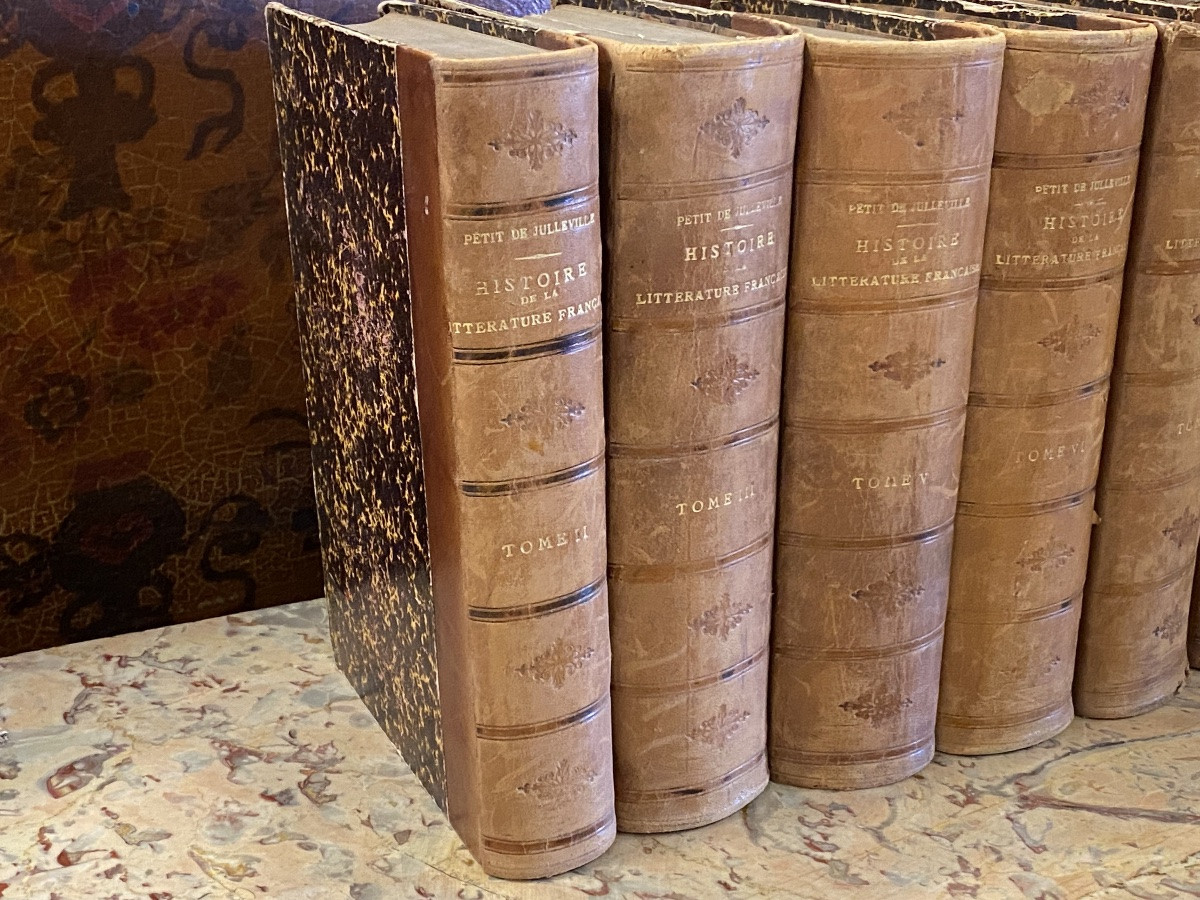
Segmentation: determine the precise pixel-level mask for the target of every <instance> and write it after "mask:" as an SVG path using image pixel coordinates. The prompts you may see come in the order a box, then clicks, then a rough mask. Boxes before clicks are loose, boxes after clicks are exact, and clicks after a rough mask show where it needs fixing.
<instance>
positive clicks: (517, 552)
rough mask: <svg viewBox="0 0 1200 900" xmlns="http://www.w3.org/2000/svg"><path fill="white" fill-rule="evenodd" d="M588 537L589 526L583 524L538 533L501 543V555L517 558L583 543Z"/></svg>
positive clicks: (505, 557) (507, 557)
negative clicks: (525, 538) (576, 526)
mask: <svg viewBox="0 0 1200 900" xmlns="http://www.w3.org/2000/svg"><path fill="white" fill-rule="evenodd" d="M587 539H588V527H587V526H586V525H581V526H579V527H578V528H575V529H572V530H571V531H555V532H551V533H550V534H546V535H538V536H537V537H533V538H529V539H527V540H523V541H514V542H513V543H511V544H501V545H500V556H501V557H502V558H503V559H515V558H517V557H521V556H533V555H535V554H537V553H543V552H545V551H547V550H561V549H562V548H564V547H570V546H572V545H574V544H581V543H583V542H584V541H586V540H587Z"/></svg>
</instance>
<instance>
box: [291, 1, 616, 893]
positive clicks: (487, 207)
mask: <svg viewBox="0 0 1200 900" xmlns="http://www.w3.org/2000/svg"><path fill="white" fill-rule="evenodd" d="M273 10H274V13H273V14H274V16H275V22H276V26H275V31H274V32H273V43H272V46H273V48H274V51H273V52H274V58H275V60H276V72H277V74H276V80H277V85H278V93H279V97H280V121H281V127H282V128H283V130H284V141H283V146H284V148H285V151H284V152H285V166H286V169H287V172H288V210H289V216H290V221H291V226H292V233H293V242H294V247H293V249H294V255H295V258H296V261H297V268H298V274H299V279H298V283H299V286H300V287H299V298H300V304H301V309H302V318H301V322H302V326H303V327H302V341H303V344H304V348H305V367H306V372H307V374H308V377H309V379H310V384H309V387H310V390H309V395H310V402H311V403H312V418H313V431H314V436H315V440H314V460H315V466H316V474H317V495H318V501H319V508H320V509H321V513H322V523H323V528H322V536H323V540H324V542H325V543H324V547H323V549H324V553H325V556H326V559H327V561H328V562H327V572H328V577H327V590H328V593H329V597H330V609H331V630H332V633H333V636H334V642H335V648H336V649H337V651H338V660H339V664H340V665H341V666H342V667H343V668H344V669H345V670H346V671H347V673H348V674H349V675H350V676H351V680H352V681H353V682H354V684H355V686H356V687H357V688H358V689H359V690H360V692H361V693H362V694H363V695H364V698H365V699H366V700H367V702H368V704H369V705H370V707H371V708H372V710H373V711H374V712H375V713H376V715H377V716H378V717H379V718H380V721H381V722H382V723H383V724H384V726H385V728H386V729H387V731H388V733H389V736H391V737H392V738H393V740H394V741H395V742H396V743H397V744H398V746H399V747H400V749H401V751H402V752H403V753H404V755H405V757H406V759H408V760H409V761H410V763H412V764H413V766H414V769H416V770H417V771H418V773H419V774H421V776H422V779H423V781H424V783H425V784H426V786H427V787H428V788H429V789H430V791H431V792H432V793H433V794H434V796H435V797H436V798H437V799H438V800H439V802H441V803H442V804H443V805H444V806H445V808H446V810H447V813H448V815H449V817H450V821H451V823H452V824H453V825H454V827H455V829H456V830H457V831H458V833H459V834H460V835H461V836H462V838H463V840H464V841H465V842H466V844H467V846H468V848H469V849H470V851H471V852H472V854H473V855H474V856H475V857H476V858H477V859H478V860H479V862H480V863H481V864H482V865H483V867H484V869H485V870H486V871H488V872H489V873H490V874H493V875H499V876H502V877H510V878H537V877H543V876H546V875H551V874H555V873H557V872H561V871H565V870H567V869H570V868H574V867H575V866H578V865H581V864H582V863H584V862H586V861H588V860H591V859H593V858H595V857H596V856H598V855H599V854H600V853H601V852H603V851H604V849H606V848H607V847H608V845H609V844H610V843H611V842H612V839H613V836H614V834H615V831H616V827H615V818H614V813H613V788H612V763H611V759H612V751H611V744H610V733H611V726H610V722H609V704H608V686H609V679H610V664H609V663H610V653H609V637H608V618H607V604H606V591H605V517H604V404H603V393H602V390H603V386H602V371H603V370H602V359H601V338H602V334H601V331H602V328H601V306H600V279H601V247H600V221H599V215H598V213H599V194H598V192H599V170H598V154H597V122H596V77H597V75H596V52H595V49H594V48H593V47H592V46H590V45H589V44H587V43H586V42H584V41H582V40H578V39H572V38H568V37H563V36H554V35H548V34H546V33H545V32H539V31H536V30H535V29H531V28H527V27H523V26H522V25H520V24H519V23H514V22H510V23H504V22H500V21H497V20H494V19H487V18H481V17H478V16H470V15H461V14H459V13H457V12H454V11H452V10H449V9H445V8H441V9H435V8H431V7H417V6H413V5H411V4H404V5H400V6H399V7H398V8H397V11H396V12H394V13H389V15H420V16H421V17H423V18H426V19H432V20H436V21H441V22H443V23H449V24H452V25H455V26H457V27H463V28H467V29H469V30H472V31H479V32H483V33H486V34H489V35H494V36H504V37H508V38H510V39H513V40H521V41H524V42H525V43H536V44H537V45H538V46H542V47H545V48H547V49H550V50H554V51H556V52H554V53H550V54H543V55H538V56H515V55H514V56H508V57H499V58H488V59H451V58H447V57H440V56H436V55H435V56H430V55H429V54H427V53H425V52H422V51H418V50H409V49H406V48H404V47H402V46H401V47H396V45H395V44H393V43H390V42H387V41H385V40H383V39H380V38H376V37H368V36H365V35H363V34H361V33H355V32H350V31H346V30H344V29H338V28H336V27H335V26H332V25H330V24H329V23H323V22H319V21H316V20H313V19H311V18H309V17H303V16H299V15H296V14H291V13H287V12H285V11H284V10H282V9H281V8H273ZM330 85H340V87H339V88H338V89H336V90H333V91H330V90H329V86H330ZM397 86H398V89H397ZM347 110H363V111H365V112H364V113H363V114H360V115H350V114H348V113H347ZM401 134H403V141H401V139H400V135H401ZM401 160H402V162H403V164H402V165H401ZM401 187H403V195H402V194H401ZM404 198H408V201H407V203H406V202H405V200H404ZM351 223H353V224H351ZM418 398H419V400H418Z"/></svg>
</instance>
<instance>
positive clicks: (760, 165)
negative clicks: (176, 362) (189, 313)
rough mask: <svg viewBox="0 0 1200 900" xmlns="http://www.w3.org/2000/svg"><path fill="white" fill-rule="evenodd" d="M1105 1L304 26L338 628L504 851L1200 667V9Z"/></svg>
mask: <svg viewBox="0 0 1200 900" xmlns="http://www.w3.org/2000/svg"><path fill="white" fill-rule="evenodd" d="M1086 2H1087V4H1088V5H1089V7H1092V8H1091V9H1087V10H1085V9H1081V8H1072V7H1067V6H1043V5H1036V4H1025V3H1015V2H1002V3H1001V2H995V3H987V2H979V3H975V2H967V0H896V3H897V4H900V5H899V6H897V5H893V6H869V7H865V6H857V7H856V6H848V5H839V4H833V3H823V2H816V0H716V2H714V3H713V5H712V8H711V9H710V8H703V9H702V8H698V7H694V6H678V5H672V4H669V3H659V2H655V0H571V2H564V3H562V4H560V5H556V6H554V7H553V8H552V9H551V10H550V11H549V12H547V13H542V14H538V15H534V16H532V17H527V18H523V19H521V18H511V17H506V16H503V15H497V14H495V13H491V12H488V11H484V10H481V9H478V8H475V7H471V6H467V5H464V4H456V3H454V2H452V0H431V2H429V3H409V2H403V3H385V4H383V6H382V7H381V16H380V18H379V19H378V20H377V21H375V22H372V23H368V24H365V25H360V26H351V27H341V26H334V25H331V24H329V23H326V22H322V21H320V20H318V19H315V18H313V17H311V16H307V15H304V14H302V13H298V12H293V11H290V10H286V9H284V8H282V7H278V6H275V7H272V8H271V9H270V10H269V12H268V20H269V32H270V40H271V49H272V62H273V68H274V75H275V88H276V97H277V104H278V114H279V123H280V132H281V146H282V150H283V157H284V171H285V183H286V188H287V195H288V196H287V199H288V212H289V227H290V230H291V239H292V248H293V258H294V262H295V269H296V273H297V274H296V277H297V286H298V304H299V314H300V323H301V332H302V344H303V350H304V357H305V366H306V373H307V379H308V387H309V407H310V417H311V420H312V426H311V427H312V430H313V437H314V460H315V469H316V479H317V490H318V498H319V506H320V509H321V535H322V542H323V552H324V558H325V565H326V587H327V592H328V595H329V602H330V616H331V630H332V634H333V638H334V644H335V651H336V653H337V656H338V660H339V664H340V665H341V666H342V667H343V669H344V670H345V671H346V672H347V674H348V675H349V677H350V679H351V681H352V682H353V683H354V685H355V686H356V688H357V689H358V690H359V691H360V692H361V693H362V694H363V696H364V698H365V699H366V701H367V703H368V705H369V706H370V707H371V709H372V711H373V712H374V713H375V714H376V716H377V717H378V718H379V720H380V722H381V723H382V724H383V726H384V728H385V729H386V730H387V731H388V733H389V735H390V736H391V737H392V738H393V739H394V740H395V741H396V743H397V744H398V746H399V747H400V748H401V750H402V752H403V753H404V755H405V758H406V759H407V760H408V761H409V763H410V764H411V765H412V767H413V769H414V770H415V771H416V773H417V774H418V775H419V776H420V777H421V779H422V780H423V782H424V783H425V784H426V786H427V787H428V788H429V790H430V792H431V793H432V794H433V795H434V797H435V798H436V799H437V800H438V802H439V803H440V804H441V805H442V806H443V807H444V808H445V809H446V811H447V813H448V815H449V817H450V820H451V822H452V823H453V825H454V826H455V828H457V829H458V831H459V833H460V834H461V835H462V837H463V839H464V841H465V842H466V844H467V846H468V847H469V848H470V850H471V852H472V853H473V854H474V855H475V856H476V857H477V858H478V859H479V860H480V862H481V863H482V864H483V866H484V868H485V869H486V870H488V871H489V872H491V873H493V874H498V875H502V876H508V877H536V876H540V875H546V874H550V873H553V872H558V871H563V870H565V869H569V868H572V867H574V866H577V865H580V864H582V863H583V862H585V861H587V860H589V859H591V858H593V857H595V856H596V855H598V854H599V853H601V852H602V851H603V850H604V849H605V848H606V847H607V846H608V844H609V843H610V842H611V840H612V838H613V834H614V832H615V830H617V829H621V830H626V831H635V832H654V831H666V830H673V829H679V828H687V827H692V826H696V825H701V824H704V823H707V822H711V821H715V820H716V819H719V818H721V817H723V816H726V815H728V814H730V813H732V812H734V811H736V810H737V809H740V808H741V807H743V806H744V805H745V804H747V803H748V802H749V801H750V800H752V799H753V798H754V797H755V796H756V795H757V794H758V793H759V792H761V791H762V790H763V788H764V787H765V786H766V784H767V781H768V778H771V779H773V780H775V781H778V782H782V783H785V784H791V785H797V786H801V787H810V788H834V789H853V788H863V787H869V786H873V785H880V784H884V783H888V782H892V781H896V780H899V779H902V778H904V777H906V776H908V775H911V774H913V773H915V772H917V771H918V770H920V769H921V767H922V766H924V765H925V764H926V763H928V762H929V760H930V759H931V757H932V754H933V752H934V750H935V747H936V748H937V749H940V750H942V751H945V752H949V753H958V754H982V753H996V752H1002V751H1008V750H1014V749H1018V748H1022V747H1027V746H1030V745H1032V744H1035V743H1037V742H1040V741H1043V740H1046V739H1049V738H1052V737H1053V736H1054V735H1055V734H1056V733H1058V732H1059V731H1060V730H1061V729H1062V728H1064V727H1065V726H1066V725H1067V724H1068V722H1069V721H1070V720H1071V718H1072V716H1073V714H1074V713H1075V712H1078V713H1080V714H1083V715H1086V716H1094V717H1118V716H1128V715H1133V714H1136V713H1139V712H1142V711H1144V710H1147V709H1150V708H1152V707H1154V706H1155V705H1157V704H1159V703H1161V702H1163V701H1164V700H1165V699H1167V698H1168V697H1169V696H1170V695H1171V694H1172V693H1173V692H1174V691H1175V690H1176V689H1177V688H1178V687H1179V685H1180V684H1181V682H1182V680H1183V678H1184V676H1185V672H1186V669H1187V629H1188V612H1189V605H1190V591H1191V586H1192V581H1193V569H1194V566H1195V560H1196V547H1197V541H1198V536H1200V26H1197V25H1194V24H1193V23H1194V22H1195V20H1196V18H1197V10H1196V8H1195V7H1189V6H1183V5H1170V4H1166V3H1156V2H1137V0H1086ZM1102 12H1103V14H1102Z"/></svg>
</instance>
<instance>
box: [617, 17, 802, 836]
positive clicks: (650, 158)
mask: <svg viewBox="0 0 1200 900" xmlns="http://www.w3.org/2000/svg"><path fill="white" fill-rule="evenodd" d="M599 8H601V9H609V10H611V11H612V12H613V13H614V17H615V14H617V13H621V14H624V15H627V16H635V17H644V18H661V19H664V20H672V19H674V20H676V21H677V22H678V21H687V22H690V23H692V24H693V25H694V26H695V27H698V28H702V29H704V30H707V31H716V32H717V33H724V34H730V35H733V34H734V33H737V34H740V35H741V39H739V40H736V41H735V40H729V41H722V42H718V43H706V44H703V45H697V44H692V45H688V46H669V45H658V46H646V45H637V44H633V43H628V42H623V41H621V40H620V39H618V38H615V37H614V38H609V37H608V36H607V35H605V36H603V37H597V38H595V40H596V42H597V44H598V45H599V48H600V53H601V69H602V73H603V78H602V85H604V89H603V90H602V92H601V105H602V116H603V119H604V127H605V129H606V131H607V134H608V140H607V143H606V145H605V147H604V153H603V163H604V178H605V187H604V192H605V198H606V205H605V236H606V253H607V256H606V265H607V273H608V280H607V284H606V288H605V305H606V320H605V321H606V334H605V340H606V346H605V352H606V354H607V357H608V359H607V366H606V371H607V404H608V440H609V464H608V479H609V495H608V500H609V579H610V592H611V609H612V634H613V652H614V659H613V723H614V733H613V741H614V753H615V766H616V792H617V821H618V826H619V827H620V828H621V830H623V831H637V832H655V831H669V830H675V829H680V828H688V827H693V826H696V825H702V824H705V823H707V822H712V821H715V820H717V819H721V818H723V817H725V816H727V815H729V814H730V813H732V812H734V811H735V810H737V809H739V808H741V807H742V806H744V805H745V804H746V803H748V802H749V801H750V800H752V799H753V798H754V797H755V796H756V795H757V794H758V793H759V792H760V791H761V790H762V789H763V788H764V787H765V786H766V782H767V774H768V773H767V763H766V697H767V685H766V679H767V636H768V630H769V627H770V597H771V583H770V577H771V556H772V552H771V551H772V547H771V534H772V530H773V527H774V518H775V471H776V467H775V459H776V446H777V441H778V415H779V389H780V378H781V358H782V349H783V315H784V294H785V289H786V285H787V256H788V231H789V226H790V212H789V210H790V197H791V189H792V161H793V157H794V149H795V140H796V119H797V112H798V106H799V90H800V80H801V67H802V58H803V39H802V38H800V37H799V36H797V35H795V34H793V33H791V30H790V29H789V28H788V27H787V26H782V25H779V24H777V23H772V22H768V21H766V20H761V19H760V20H755V19H753V18H751V17H745V16H739V15H730V14H728V13H709V12H701V11H698V10H695V9H688V8H683V7H672V6H670V5H666V4H664V5H658V4H642V3H625V2H621V3H612V4H600V5H599ZM722 29H724V30H723V31H722ZM685 41H686V38H684V39H681V43H683V42H685Z"/></svg>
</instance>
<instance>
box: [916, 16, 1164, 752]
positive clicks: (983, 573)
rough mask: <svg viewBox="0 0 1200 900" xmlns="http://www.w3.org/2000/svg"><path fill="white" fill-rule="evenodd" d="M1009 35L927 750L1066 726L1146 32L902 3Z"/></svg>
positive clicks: (998, 743) (978, 747) (1089, 20)
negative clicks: (934, 728) (933, 742)
mask: <svg viewBox="0 0 1200 900" xmlns="http://www.w3.org/2000/svg"><path fill="white" fill-rule="evenodd" d="M904 6H905V8H910V7H913V8H919V9H926V10H929V11H930V12H931V13H936V14H939V15H955V16H964V15H970V16H971V19H972V20H973V21H987V22H990V23H992V24H995V25H997V26H998V27H1002V28H1003V30H1004V31H1005V37H1006V39H1007V48H1006V51H1005V62H1004V77H1003V82H1002V86H1001V94H1000V104H999V112H998V117H997V124H996V147H995V156H994V158H993V163H992V180H991V195H990V204H989V210H988V220H987V236H986V243H985V249H984V262H983V273H982V286H981V290H980V295H979V312H978V319H977V323H976V328H975V343H974V355H973V361H972V372H971V396H970V403H969V407H968V414H967V424H966V436H965V443H964V450H963V466H962V475H961V485H960V489H959V505H958V514H957V518H956V525H955V531H956V534H955V541H954V563H953V566H952V570H951V580H950V595H949V604H948V613H947V623H946V638H945V649H944V654H943V664H942V678H941V695H940V699H939V707H938V733H937V745H938V749H940V750H944V751H947V752H953V753H987V752H1001V751H1004V750H1011V749H1016V748H1019V747H1024V746H1028V745H1030V744H1032V743H1036V742H1038V741H1040V740H1042V739H1044V738H1046V737H1049V736H1050V735H1052V734H1055V733H1056V732H1057V731H1059V730H1061V729H1062V728H1064V727H1065V726H1066V725H1067V723H1068V722H1069V721H1070V719H1071V716H1072V715H1073V710H1072V704H1071V680H1072V675H1073V672H1074V658H1075V642H1076V636H1077V632H1078V622H1079V610H1080V596H1081V593H1082V590H1083V582H1084V576H1085V573H1086V571H1087V553H1088V546H1089V538H1090V533H1091V525H1092V505H1093V494H1092V491H1093V488H1094V485H1095V479H1096V473H1097V468H1098V465H1099V459H1100V445H1101V440H1102V437H1103V432H1104V415H1105V405H1106V400H1107V392H1108V391H1107V387H1108V377H1109V373H1110V370H1111V366H1112V354H1113V345H1114V341H1115V337H1116V330H1117V316H1118V309H1119V303H1120V296H1121V278H1122V271H1123V267H1124V262H1125V250H1126V243H1127V238H1128V232H1129V223H1130V220H1131V214H1132V204H1133V193H1134V188H1135V184H1136V179H1137V167H1138V154H1139V150H1140V142H1141V131H1142V122H1143V118H1144V110H1145V96H1146V91H1147V89H1148V85H1149V75H1150V64H1151V59H1152V55H1153V47H1154V40H1155V33H1154V31H1153V29H1152V28H1150V27H1148V26H1146V25H1139V24H1137V23H1132V22H1128V21H1119V20H1115V19H1107V18H1103V17H1099V16H1088V15H1086V14H1081V13H1078V12H1067V11H1061V10H1060V11H1054V10H1047V9H1045V8H1028V7H1026V8H1022V7H1019V6H1014V5H1012V4H998V5H996V6H995V8H993V9H992V10H991V11H989V5H988V4H986V3H985V4H973V3H960V2H953V0H951V2H938V0H912V2H910V3H906V4H904Z"/></svg>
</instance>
